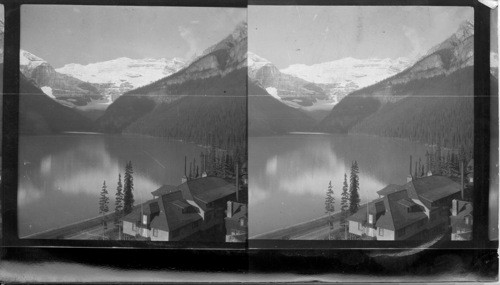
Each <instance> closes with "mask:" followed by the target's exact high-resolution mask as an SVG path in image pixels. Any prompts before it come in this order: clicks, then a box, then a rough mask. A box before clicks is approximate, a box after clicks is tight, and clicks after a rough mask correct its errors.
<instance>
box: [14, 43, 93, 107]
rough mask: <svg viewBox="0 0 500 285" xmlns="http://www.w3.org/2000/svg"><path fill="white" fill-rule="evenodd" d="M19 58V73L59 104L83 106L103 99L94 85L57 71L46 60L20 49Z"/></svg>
mask: <svg viewBox="0 0 500 285" xmlns="http://www.w3.org/2000/svg"><path fill="white" fill-rule="evenodd" d="M20 60H21V61H20V69H21V73H22V74H23V75H24V76H26V77H27V78H28V79H30V80H32V81H33V82H34V84H35V85H36V86H38V87H39V88H40V89H41V90H42V91H43V92H44V93H45V94H47V95H48V96H49V97H51V98H52V99H54V100H56V101H57V102H59V103H60V104H63V105H66V106H70V107H77V106H78V107H83V106H86V105H88V104H89V103H91V102H92V100H101V99H103V96H102V94H100V92H99V90H97V88H96V87H95V86H94V85H92V84H90V83H88V82H84V81H82V80H80V79H76V78H74V77H72V76H69V75H65V74H61V73H59V72H57V71H56V70H55V69H54V68H53V67H52V66H51V65H50V64H49V63H48V62H46V61H45V60H43V59H41V58H39V57H37V56H35V55H33V54H31V53H29V52H27V51H24V50H21V53H20Z"/></svg>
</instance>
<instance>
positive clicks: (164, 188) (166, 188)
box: [151, 185, 177, 196]
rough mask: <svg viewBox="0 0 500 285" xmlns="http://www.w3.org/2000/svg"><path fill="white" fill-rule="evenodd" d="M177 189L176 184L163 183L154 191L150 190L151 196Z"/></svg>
mask: <svg viewBox="0 0 500 285" xmlns="http://www.w3.org/2000/svg"><path fill="white" fill-rule="evenodd" d="M174 191H177V186H173V185H163V186H161V187H160V188H158V189H156V190H155V191H153V192H151V194H152V195H153V196H161V195H163V194H167V193H171V192H174Z"/></svg>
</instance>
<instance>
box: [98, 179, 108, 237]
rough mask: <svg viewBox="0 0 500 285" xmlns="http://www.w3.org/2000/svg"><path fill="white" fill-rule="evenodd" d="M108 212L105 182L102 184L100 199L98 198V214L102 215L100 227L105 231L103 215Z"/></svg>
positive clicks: (105, 224) (105, 225)
mask: <svg viewBox="0 0 500 285" xmlns="http://www.w3.org/2000/svg"><path fill="white" fill-rule="evenodd" d="M108 212H109V198H108V190H107V187H106V181H104V182H103V184H102V190H101V197H100V198H99V214H100V215H102V225H103V227H104V230H106V229H107V223H106V219H105V218H104V215H106V214H107V213H108Z"/></svg>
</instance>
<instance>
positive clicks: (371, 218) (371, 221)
mask: <svg viewBox="0 0 500 285" xmlns="http://www.w3.org/2000/svg"><path fill="white" fill-rule="evenodd" d="M368 223H370V224H372V225H373V215H372V214H369V215H368Z"/></svg>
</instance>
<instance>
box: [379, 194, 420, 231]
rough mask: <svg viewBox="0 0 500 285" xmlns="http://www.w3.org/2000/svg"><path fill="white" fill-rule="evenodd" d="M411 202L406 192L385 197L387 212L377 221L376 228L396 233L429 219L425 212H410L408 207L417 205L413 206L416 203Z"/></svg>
mask: <svg viewBox="0 0 500 285" xmlns="http://www.w3.org/2000/svg"><path fill="white" fill-rule="evenodd" d="M410 201H411V200H410V199H409V197H408V192H407V191H406V190H400V191H398V192H394V193H390V194H388V195H387V196H385V197H384V205H385V208H386V212H385V214H384V215H382V216H381V217H380V219H379V220H378V221H377V224H376V226H377V227H381V228H384V229H389V230H393V231H396V230H398V229H401V228H404V227H406V226H407V225H410V224H413V223H415V222H418V221H420V220H423V219H427V215H425V213H424V212H423V210H417V211H408V208H409V207H408V206H407V205H412V206H415V205H416V204H415V205H413V204H414V203H413V202H410ZM412 203H413V204H412Z"/></svg>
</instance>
